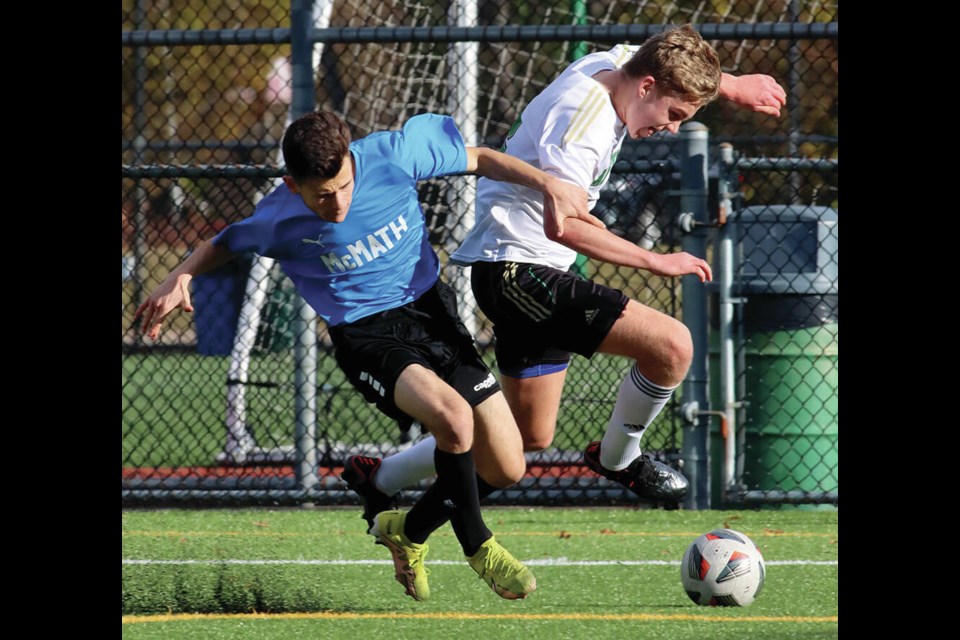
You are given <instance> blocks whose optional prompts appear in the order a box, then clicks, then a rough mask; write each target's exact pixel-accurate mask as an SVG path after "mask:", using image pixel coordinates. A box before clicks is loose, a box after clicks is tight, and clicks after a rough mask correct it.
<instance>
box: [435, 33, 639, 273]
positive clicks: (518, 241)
mask: <svg viewBox="0 0 960 640" xmlns="http://www.w3.org/2000/svg"><path fill="white" fill-rule="evenodd" d="M637 49H638V47H636V46H628V45H618V46H616V47H614V48H613V49H610V50H609V51H603V52H599V53H593V54H590V55H587V56H584V57H583V58H580V59H579V60H577V61H576V62H574V63H572V64H571V65H570V66H568V67H567V68H566V69H564V71H563V73H561V74H560V76H559V77H558V78H557V79H556V80H554V81H553V82H552V83H550V85H549V86H547V88H545V89H544V90H543V91H541V92H540V94H539V95H537V97H536V98H534V99H533V100H532V101H531V102H530V104H529V105H528V106H527V108H526V109H524V110H523V113H522V114H521V116H520V118H519V119H518V120H517V121H516V122H515V123H514V124H513V126H512V127H511V128H510V132H509V133H508V134H507V141H506V144H505V145H504V148H503V149H501V150H502V151H505V152H506V153H508V154H509V155H511V156H514V157H516V158H519V159H520V160H523V161H525V162H528V163H530V164H532V165H533V166H535V167H538V168H539V169H542V170H543V171H545V172H547V173H550V174H553V175H556V176H558V177H560V178H562V179H564V180H567V181H568V182H572V183H574V184H577V185H579V186H581V187H583V188H584V189H586V190H587V194H588V198H589V206H590V208H591V209H592V208H593V206H594V205H595V204H596V202H597V199H598V198H599V195H600V189H601V188H602V187H603V185H604V184H606V183H607V179H608V178H609V177H610V169H611V168H612V167H613V164H614V162H616V160H617V154H619V153H620V145H621V144H622V143H623V139H624V137H625V135H626V133H627V131H626V126H625V124H624V123H623V122H622V121H621V120H620V118H619V117H618V116H617V113H616V111H615V110H614V108H613V103H612V102H611V101H610V94H609V93H608V92H607V90H606V88H605V87H604V86H603V85H601V84H600V83H599V82H597V81H596V80H594V79H593V77H592V76H594V75H595V74H597V73H599V72H601V71H605V70H608V69H617V68H619V67H620V66H621V65H623V64H624V63H625V62H626V61H627V60H629V59H630V57H631V56H632V55H633V54H634V52H636V50H637ZM576 256H577V254H576V252H575V251H573V250H572V249H569V248H567V247H565V246H563V245H562V244H559V243H557V242H553V241H552V240H549V239H548V238H547V236H546V234H545V233H544V231H543V196H542V195H541V194H540V192H539V191H535V190H533V189H529V188H527V187H523V186H520V185H516V184H509V183H506V182H498V181H495V180H488V179H486V178H481V179H480V180H479V182H478V184H477V215H476V224H475V225H474V227H473V229H471V230H470V231H469V232H468V233H467V236H466V238H464V240H463V242H462V243H461V245H460V248H459V249H457V251H456V252H454V254H453V255H452V256H451V261H452V262H454V263H456V264H464V265H466V264H470V263H473V262H498V261H513V262H531V263H534V264H542V265H546V266H550V267H554V268H557V269H563V270H566V269H568V268H569V267H570V265H572V264H573V261H574V260H575V259H576Z"/></svg>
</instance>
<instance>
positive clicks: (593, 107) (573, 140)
mask: <svg viewBox="0 0 960 640" xmlns="http://www.w3.org/2000/svg"><path fill="white" fill-rule="evenodd" d="M606 100H608V99H607V97H606V95H604V94H603V92H602V91H601V90H599V89H593V90H591V91H590V92H589V93H588V95H587V97H586V98H584V100H583V101H581V102H580V103H579V104H571V103H569V102H568V101H565V100H563V99H562V98H561V99H560V100H559V101H558V102H556V103H555V104H554V105H553V106H552V107H551V109H550V110H549V112H548V113H547V115H546V117H545V119H544V127H543V131H542V132H541V135H540V140H539V145H538V146H539V156H540V168H541V169H542V170H543V171H545V172H546V173H549V174H552V175H555V176H557V177H560V178H563V179H565V180H567V181H569V182H573V183H574V184H577V185H579V186H581V187H583V188H584V189H589V187H590V185H591V184H592V183H593V182H594V180H596V178H597V176H598V174H599V167H600V166H601V164H602V162H603V160H604V157H605V156H606V155H609V153H610V143H611V141H612V139H613V134H612V132H613V130H614V123H613V122H611V121H610V117H609V111H608V110H605V109H604V108H603V106H604V104H605V101H606Z"/></svg>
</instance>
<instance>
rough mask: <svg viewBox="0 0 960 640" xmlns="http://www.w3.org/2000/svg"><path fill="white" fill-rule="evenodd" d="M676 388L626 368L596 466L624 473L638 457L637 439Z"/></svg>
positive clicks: (638, 443) (633, 369) (632, 368)
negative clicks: (626, 371)
mask: <svg viewBox="0 0 960 640" xmlns="http://www.w3.org/2000/svg"><path fill="white" fill-rule="evenodd" d="M674 389H676V387H661V386H660V385H657V384H654V383H652V382H650V381H649V380H647V379H646V378H645V377H644V375H643V374H642V373H640V370H639V369H638V368H637V365H636V364H634V365H633V367H631V368H630V372H629V373H627V375H626V377H625V378H624V379H623V383H621V385H620V391H619V393H617V404H616V405H615V406H614V407H613V414H612V415H611V416H610V422H609V424H607V432H606V433H605V434H603V440H602V441H601V443H600V464H602V465H603V466H604V467H606V468H607V469H610V470H611V471H619V470H621V469H625V468H626V467H627V466H629V464H630V463H631V462H633V461H634V460H636V459H637V458H638V457H640V438H641V437H643V432H644V430H645V429H646V428H647V427H648V426H650V423H651V422H653V419H654V418H656V417H657V414H659V413H660V411H661V410H662V409H663V408H664V407H665V406H666V405H667V402H669V401H670V396H672V395H673V390H674Z"/></svg>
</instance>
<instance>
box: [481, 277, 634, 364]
mask: <svg viewBox="0 0 960 640" xmlns="http://www.w3.org/2000/svg"><path fill="white" fill-rule="evenodd" d="M471 266H472V267H473V269H472V272H471V279H472V285H473V295H474V296H475V297H476V299H477V305H478V306H479V307H480V309H481V310H482V311H483V313H484V314H486V316H487V317H488V318H489V319H490V320H491V321H492V322H493V325H494V326H493V331H494V335H495V336H496V339H497V346H496V354H497V365H498V366H499V367H500V372H501V373H503V374H505V375H508V376H510V377H513V378H525V377H530V376H532V375H539V374H540V372H542V371H544V365H546V371H547V372H549V371H551V368H550V365H565V364H566V363H568V362H569V361H570V354H571V353H579V354H580V355H582V356H586V357H588V358H589V357H591V356H592V355H593V354H594V353H596V351H597V348H599V346H600V343H601V342H603V339H604V338H606V337H607V334H608V333H610V329H611V328H612V327H613V323H614V322H616V321H617V319H618V318H619V317H620V314H621V313H623V309H624V307H626V306H627V302H628V300H629V299H628V298H627V296H625V295H624V294H623V292H621V291H618V290H616V289H611V288H610V287H606V286H604V285H602V284H597V283H596V282H593V281H592V280H587V279H585V278H582V277H580V276H578V275H575V274H572V273H570V272H568V271H561V270H559V269H554V268H553V267H545V266H543V265H538V264H527V263H522V262H475V263H473V264H472V265H471ZM556 368H558V367H554V369H556Z"/></svg>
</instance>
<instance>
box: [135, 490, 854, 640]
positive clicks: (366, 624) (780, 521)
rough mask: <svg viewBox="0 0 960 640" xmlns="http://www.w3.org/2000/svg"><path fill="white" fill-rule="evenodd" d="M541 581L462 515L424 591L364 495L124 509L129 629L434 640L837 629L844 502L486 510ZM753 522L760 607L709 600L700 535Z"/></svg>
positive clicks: (790, 633)
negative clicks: (505, 565) (464, 547)
mask: <svg viewBox="0 0 960 640" xmlns="http://www.w3.org/2000/svg"><path fill="white" fill-rule="evenodd" d="M485 515H486V520H487V523H488V524H489V525H490V528H491V529H492V530H493V531H494V533H495V534H496V536H497V539H498V540H500V541H501V542H502V543H503V544H504V545H505V546H506V547H507V548H509V549H510V550H511V551H512V552H513V553H514V554H515V555H517V556H518V557H521V558H523V559H524V560H526V561H528V563H529V564H530V566H531V569H533V571H534V573H535V574H536V575H537V580H538V585H539V588H538V590H537V591H536V592H534V593H533V594H532V595H531V596H530V597H529V598H527V599H526V600H524V601H518V602H508V601H505V600H502V599H500V598H498V597H497V596H496V595H495V594H493V593H492V592H491V591H490V590H489V589H488V588H487V587H486V586H485V585H484V584H483V583H482V582H481V581H480V580H478V579H477V576H476V575H475V574H474V573H473V572H472V571H471V570H470V569H469V567H468V566H467V564H466V563H465V561H464V559H463V557H462V553H461V551H460V549H459V546H458V545H457V543H456V539H455V538H454V536H453V534H452V532H451V530H450V528H449V526H445V527H443V528H441V529H440V530H439V531H437V532H436V533H435V534H434V536H433V537H432V538H431V549H430V555H429V556H428V558H427V566H428V567H430V570H431V573H430V583H431V587H432V592H433V596H432V598H431V600H430V601H428V602H424V603H418V602H414V601H413V600H411V599H410V598H408V597H406V596H404V595H403V590H402V587H401V586H400V585H399V584H397V583H396V582H395V581H394V579H393V568H392V563H391V562H390V561H389V553H388V552H387V551H386V549H384V548H383V547H380V546H378V545H375V544H373V543H372V539H371V538H370V537H369V536H367V535H366V534H364V533H363V531H362V529H363V523H362V520H361V519H360V517H359V510H358V509H356V508H323V509H319V508H303V509H282V510H281V509H277V510H269V509H246V510H197V511H189V510H128V511H123V512H122V521H121V542H122V548H121V571H122V587H121V589H122V604H121V628H122V636H123V637H124V638H131V639H134V638H136V639H140V638H171V637H176V638H251V639H252V638H258V639H264V638H267V639H270V638H283V639H284V640H288V639H289V638H300V637H303V638H350V637H357V638H361V637H382V638H389V639H396V640H403V639H406V638H411V639H416V640H432V639H433V638H451V637H455V636H461V635H464V634H466V637H471V638H472V637H478V636H479V635H480V634H495V635H497V636H505V637H509V636H515V637H522V638H524V639H527V638H533V639H536V638H544V639H547V638H551V639H552V638H583V637H589V636H591V635H594V636H597V637H601V636H602V637H611V638H614V637H615V638H639V637H643V638H661V637H662V638H669V639H670V640H681V639H684V638H690V639H693V638H703V637H710V638H738V639H739V638H744V637H749V638H757V637H762V638H832V637H837V635H838V625H839V617H838V615H839V600H838V595H839V594H838V581H839V539H838V538H839V513H838V511H802V510H789V511H699V512H698V511H659V510H649V509H634V508H588V509H553V508H542V507H540V508H519V507H515V508H487V509H486V510H485ZM722 526H726V527H729V528H733V529H737V530H739V531H742V532H744V533H746V534H748V535H750V536H751V537H752V538H753V539H754V541H755V542H756V543H757V545H758V546H759V547H760V549H761V551H762V552H763V554H764V557H765V558H766V560H767V563H768V568H767V582H766V584H765V587H764V590H763V592H762V593H761V595H760V597H759V598H758V600H757V602H756V603H755V604H754V605H752V606H751V607H746V608H731V609H727V608H707V607H697V606H695V605H694V604H693V603H692V602H690V600H689V599H688V598H687V596H686V594H685V593H684V592H683V590H682V588H681V587H680V579H679V562H680V558H681V556H682V555H683V551H684V549H685V548H686V546H687V545H688V544H689V543H690V542H691V541H692V540H693V539H694V538H695V537H696V536H697V535H699V534H700V533H703V532H704V531H707V530H709V529H711V528H714V527H722Z"/></svg>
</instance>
